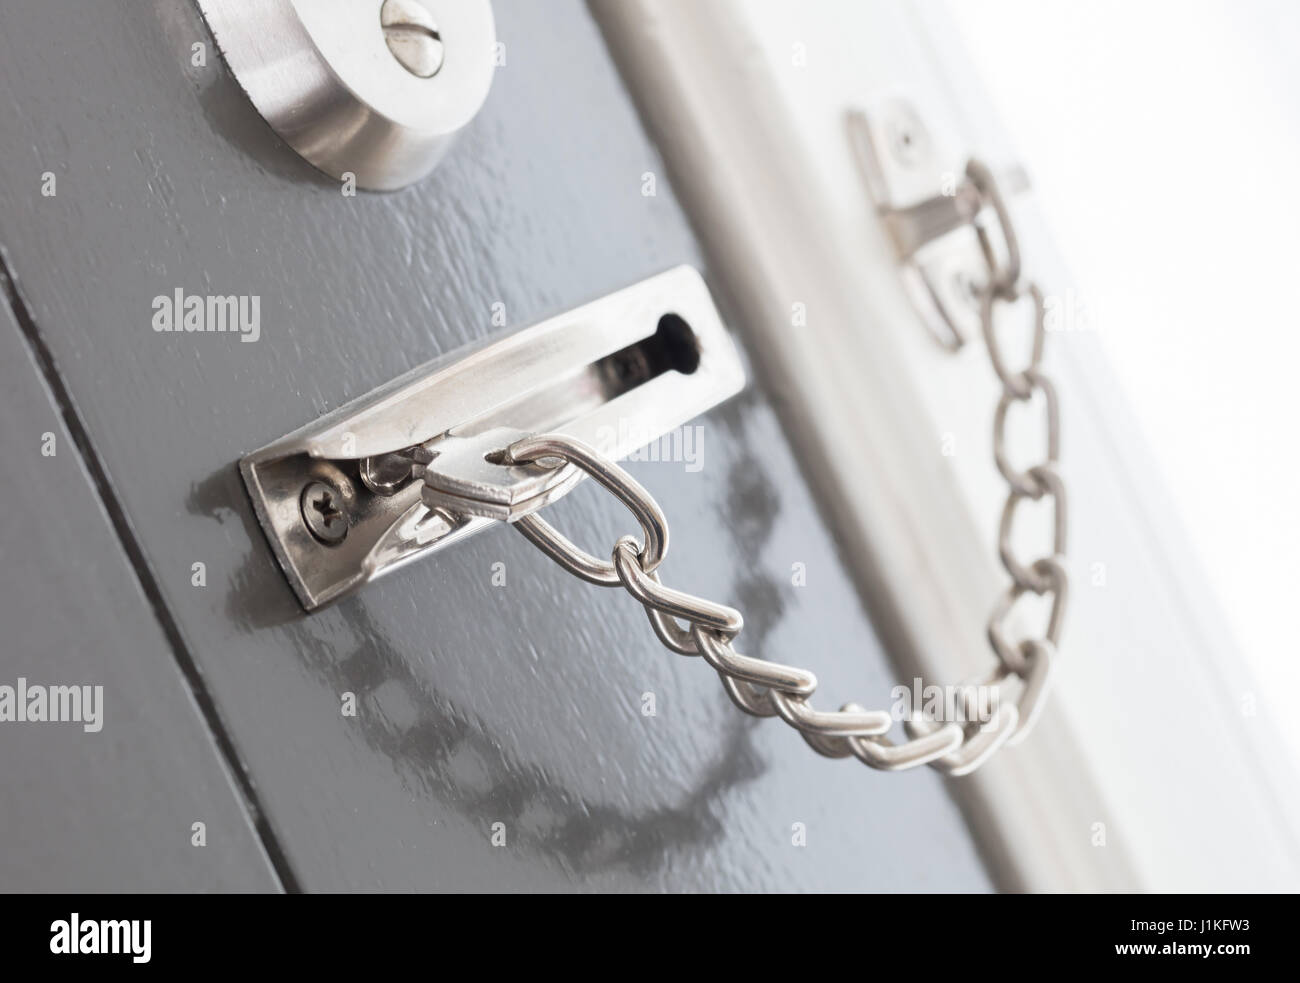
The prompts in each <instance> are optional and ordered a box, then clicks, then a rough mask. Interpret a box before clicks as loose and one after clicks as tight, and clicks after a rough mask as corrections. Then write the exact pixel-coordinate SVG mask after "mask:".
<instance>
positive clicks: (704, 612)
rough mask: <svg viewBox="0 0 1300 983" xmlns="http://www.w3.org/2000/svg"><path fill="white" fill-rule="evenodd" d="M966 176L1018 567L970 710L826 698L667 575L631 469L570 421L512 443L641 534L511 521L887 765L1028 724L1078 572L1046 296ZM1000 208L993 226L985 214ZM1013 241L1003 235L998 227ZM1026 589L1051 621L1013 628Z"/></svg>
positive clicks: (1020, 731) (991, 739) (972, 751)
mask: <svg viewBox="0 0 1300 983" xmlns="http://www.w3.org/2000/svg"><path fill="white" fill-rule="evenodd" d="M966 173H967V177H968V179H969V180H970V182H971V185H972V186H973V187H974V188H975V190H976V191H977V193H978V194H979V197H980V201H981V203H982V205H986V206H988V207H987V208H984V207H981V209H980V210H979V213H978V214H977V216H976V220H975V222H976V224H975V228H976V232H977V235H978V240H979V244H980V247H981V251H982V252H983V255H984V259H985V262H986V264H987V266H988V280H987V283H986V284H985V285H984V286H983V288H982V290H981V295H980V323H981V328H982V333H983V336H984V342H985V346H986V347H987V349H988V354H989V360H990V362H991V363H992V367H993V371H994V373H995V374H996V375H997V377H998V379H999V380H1000V381H1001V383H1002V395H1001V398H1000V399H999V400H998V404H997V409H996V411H995V413H994V426H993V457H994V462H995V463H996V465H997V469H998V471H999V473H1001V475H1002V476H1003V478H1005V479H1006V482H1007V485H1008V486H1009V489H1010V491H1009V494H1008V496H1007V501H1006V505H1005V507H1004V508H1003V511H1002V519H1001V522H1000V524H999V530H998V555H999V557H1000V558H1001V560H1002V565H1003V566H1004V567H1005V568H1006V571H1007V573H1008V574H1010V576H1011V581H1012V582H1011V585H1010V587H1009V588H1008V589H1007V591H1006V592H1005V593H1004V594H1003V596H1002V597H1001V598H1000V599H999V600H998V601H997V603H996V604H995V605H994V608H993V612H992V615H991V616H990V618H989V622H988V640H989V644H990V645H991V647H992V649H993V652H994V654H995V655H996V656H997V659H998V662H997V664H996V666H995V668H994V669H993V670H992V671H991V672H989V673H986V674H985V675H984V676H982V677H977V678H975V679H972V680H967V681H966V682H965V683H963V684H962V685H961V686H960V687H959V688H958V692H959V693H960V694H961V699H962V700H963V701H964V703H963V707H962V711H963V712H962V713H961V715H960V716H961V721H962V722H960V723H959V722H955V721H948V722H941V721H938V720H933V719H929V718H921V719H916V718H913V719H909V720H907V721H906V724H905V729H906V732H907V739H906V740H903V741H899V742H897V743H896V742H894V741H891V740H890V738H889V737H888V736H887V734H888V732H889V731H890V729H891V728H892V726H893V722H894V719H893V715H892V714H891V713H890V712H889V711H885V710H865V709H863V708H862V707H860V706H858V705H857V704H855V703H845V704H844V705H843V706H841V707H840V709H839V710H834V711H830V710H818V709H816V708H815V707H814V706H813V704H812V696H813V692H814V691H815V690H816V688H817V677H816V676H815V675H813V673H811V672H810V671H808V670H807V669H800V668H797V667H795V666H787V665H782V664H780V663H776V662H769V661H766V660H764V659H756V658H753V657H752V656H748V655H744V654H742V653H741V652H739V651H737V649H736V647H735V641H736V638H737V636H738V635H739V634H740V632H741V630H742V628H743V627H744V621H743V619H742V617H741V614H740V612H739V611H737V610H735V609H734V608H730V607H727V606H726V605H723V604H718V603H715V602H713V601H710V600H706V599H705V598H701V597H696V596H694V595H691V594H687V593H684V592H683V591H679V590H675V589H674V588H671V587H668V586H665V585H664V584H663V583H662V581H661V580H660V577H659V572H658V571H659V567H660V564H661V563H662V562H663V560H664V557H665V556H666V555H667V552H668V523H667V519H666V518H665V516H664V513H663V511H662V510H661V509H660V508H659V505H658V503H656V502H655V500H654V499H653V498H652V497H651V496H650V494H649V493H648V492H647V491H646V490H645V489H644V488H643V487H642V486H641V485H640V484H639V483H638V482H637V481H636V480H635V479H633V478H632V476H631V475H630V474H628V473H627V472H626V471H624V470H623V469H622V468H621V467H619V466H618V465H617V464H615V463H614V462H612V461H609V460H607V459H605V458H604V457H602V456H601V455H600V454H599V453H597V452H596V451H595V450H593V449H592V448H590V447H588V446H587V445H585V444H583V443H582V442H580V441H577V440H574V439H572V438H570V437H566V436H563V435H559V434H543V435H538V436H532V437H527V438H525V439H523V440H519V441H516V442H515V443H513V444H511V446H510V447H509V448H508V450H507V451H506V455H505V457H506V461H505V463H513V464H525V463H536V464H542V465H544V466H551V465H554V466H555V467H559V466H561V465H562V464H571V465H573V466H575V467H577V468H579V469H581V470H582V471H585V472H586V473H587V474H588V475H590V476H591V477H592V478H594V479H596V481H597V482H598V483H600V484H601V485H602V486H603V487H604V488H605V489H607V490H608V491H609V492H610V493H611V494H612V495H613V496H614V497H615V498H616V499H618V500H619V501H620V502H622V503H623V504H624V505H625V506H626V507H627V508H628V510H629V511H630V512H631V513H632V515H633V516H634V517H635V518H636V520H637V522H638V524H639V525H640V527H641V533H642V539H641V540H640V541H638V540H637V539H636V538H634V537H632V536H624V537H622V538H621V539H619V540H618V542H617V543H615V544H614V549H613V552H612V555H611V558H610V559H609V560H608V561H606V560H602V559H599V558H598V557H595V556H592V555H591V554H589V553H587V552H586V551H585V550H583V549H582V548H580V547H578V546H576V545H575V544H574V543H573V542H572V541H570V540H569V539H568V538H567V537H565V536H564V535H563V534H562V533H560V532H559V531H558V530H557V529H556V528H555V527H554V526H552V525H551V524H550V523H549V522H547V521H546V520H545V519H543V518H541V517H540V515H538V514H536V513H534V514H530V515H526V516H524V517H522V518H520V519H518V520H517V521H516V522H515V523H514V525H515V526H516V528H518V529H519V531H520V532H522V533H523V534H524V535H525V536H526V537H527V538H528V539H529V540H530V541H531V542H532V543H533V544H534V545H536V546H537V547H538V548H539V549H541V550H542V552H544V553H545V554H547V555H548V556H549V557H551V558H552V559H553V560H555V562H557V563H558V564H560V566H562V567H563V568H564V569H565V570H567V571H569V572H570V573H572V574H573V575H574V576H576V577H579V578H581V579H583V580H586V581H589V582H590V583H593V584H598V585H600V586H605V587H616V586H621V587H622V588H623V589H624V590H626V591H627V592H628V593H629V594H631V595H632V597H634V598H635V599H636V600H637V601H638V602H640V603H641V604H642V605H643V606H644V608H645V610H646V614H647V615H648V616H649V619H650V625H651V627H652V628H653V630H654V632H655V634H656V635H657V636H658V638H659V640H660V641H661V642H662V643H663V644H664V645H665V646H666V647H667V648H668V649H670V650H671V651H673V652H676V653H678V654H680V655H686V656H698V657H700V658H702V659H703V660H704V661H705V662H706V663H708V665H709V666H711V667H712V668H713V669H714V670H715V671H716V672H717V673H718V676H719V677H720V678H721V680H722V685H723V688H724V689H725V690H726V693H727V695H728V696H729V697H730V698H731V700H732V701H733V702H734V703H735V704H736V706H738V707H739V708H740V709H741V710H743V711H744V712H745V713H748V714H752V715H754V716H757V717H780V718H781V719H782V720H784V721H785V722H786V723H787V724H789V725H790V726H791V727H793V728H795V729H796V730H797V731H798V732H799V733H800V734H801V735H802V736H803V738H804V740H805V741H807V742H808V744H809V745H810V746H811V747H812V748H813V749H814V750H816V751H817V752H818V753H820V754H823V755H826V756H827V757H832V758H847V757H855V758H857V759H858V760H859V761H861V762H863V763H864V764H866V765H868V766H870V767H872V768H877V769H880V770H883V771H900V770H903V769H907V768H915V767H917V766H919V765H923V764H929V765H931V766H933V767H935V768H938V769H939V770H941V771H943V772H946V773H948V774H952V775H964V774H968V773H969V772H971V771H974V770H975V769H976V768H978V767H979V766H980V765H981V764H983V763H984V762H985V761H986V760H988V758H989V757H990V756H991V755H993V754H994V753H995V752H996V751H997V750H998V748H1000V747H1001V746H1002V745H1003V744H1006V743H1016V742H1018V741H1020V740H1022V739H1023V738H1024V737H1025V736H1026V735H1027V734H1028V732H1029V730H1030V728H1031V727H1032V726H1033V723H1034V721H1035V719H1036V717H1037V715H1038V711H1039V709H1040V708H1041V706H1042V698H1043V695H1044V694H1045V693H1046V692H1047V689H1048V685H1049V683H1050V680H1051V674H1052V668H1053V663H1054V661H1055V659H1056V647H1057V643H1058V640H1059V638H1060V634H1061V624H1062V621H1063V618H1064V614H1065V606H1066V601H1067V597H1068V577H1067V575H1066V571H1065V567H1064V565H1063V561H1064V554H1065V549H1066V533H1067V528H1068V513H1067V508H1066V494H1065V484H1064V482H1063V481H1062V479H1061V476H1060V473H1059V471H1058V470H1057V463H1058V458H1059V455H1060V421H1059V406H1058V402H1057V396H1056V389H1055V387H1054V386H1053V385H1052V383H1051V381H1050V380H1049V379H1048V378H1047V376H1045V375H1044V374H1043V372H1042V370H1041V364H1042V359H1043V348H1044V342H1045V338H1046V328H1045V313H1044V299H1043V294H1042V291H1041V290H1040V289H1039V288H1038V286H1037V285H1035V284H1033V283H1025V282H1022V280H1021V268H1020V247H1019V242H1018V239H1017V236H1016V233H1015V229H1014V228H1013V226H1012V224H1011V220H1010V216H1009V213H1008V211H1007V208H1006V205H1005V204H1004V202H1003V199H1002V195H1001V193H1000V192H999V190H998V187H997V183H996V182H995V180H994V178H993V176H992V173H991V172H990V171H989V169H988V168H987V167H986V166H985V165H983V164H982V163H980V162H978V161H971V162H970V164H969V165H968V166H967V170H966ZM986 211H987V212H991V213H992V216H993V219H994V220H995V225H994V226H993V227H990V226H989V225H987V224H985V223H984V222H983V221H982V220H981V217H980V216H981V215H982V214H983V213H984V212H986ZM995 231H996V232H997V233H998V237H999V238H1000V239H1001V243H1002V248H1001V252H1000V254H999V250H998V249H997V248H996V247H995V245H994V236H993V233H994V232H995ZM1024 298H1028V299H1029V300H1030V301H1031V302H1032V305H1033V335H1032V342H1031V345H1030V357H1029V362H1028V364H1027V365H1025V366H1024V367H1023V368H1020V369H1018V370H1013V369H1012V368H1011V367H1010V364H1009V362H1008V360H1007V358H1006V357H1005V354H1004V352H1003V348H1002V341H1001V340H1000V338H999V336H998V333H997V328H998V327H999V325H998V323H997V322H998V318H997V316H996V315H997V312H998V310H999V308H1000V307H1005V306H1010V305H1015V304H1017V303H1018V302H1020V301H1021V300H1022V299H1024ZM1038 394H1041V395H1042V399H1041V402H1042V404H1043V406H1044V412H1045V414H1046V433H1047V447H1046V459H1045V460H1044V461H1042V462H1041V463H1039V464H1037V465H1034V466H1032V467H1029V468H1026V469H1024V470H1019V471H1018V470H1016V469H1015V468H1014V467H1012V465H1011V464H1010V463H1009V461H1008V459H1007V455H1006V445H1007V440H1006V425H1007V418H1008V412H1009V410H1010V407H1011V406H1012V404H1015V403H1033V402H1034V401H1035V397H1036V396H1037V395H1038ZM1025 499H1029V500H1032V501H1035V502H1039V501H1044V500H1050V501H1051V504H1052V506H1053V509H1054V522H1053V546H1052V553H1051V555H1048V556H1043V557H1039V558H1038V559H1036V560H1034V561H1033V562H1030V563H1028V564H1026V563H1024V562H1022V561H1021V560H1020V559H1019V558H1018V557H1017V556H1016V555H1015V552H1014V550H1013V549H1012V545H1011V533H1012V529H1013V526H1014V521H1015V516H1016V512H1017V509H1018V507H1019V505H1020V503H1021V502H1022V501H1024V500H1025ZM1025 594H1034V595H1037V596H1039V597H1041V598H1045V599H1047V600H1048V601H1050V613H1049V615H1048V623H1047V626H1046V628H1045V629H1044V631H1043V632H1041V633H1040V634H1039V635H1037V636H1028V637H1025V638H1022V639H1019V640H1012V639H1011V638H1010V637H1009V636H1008V633H1007V632H1008V622H1009V621H1010V620H1011V615H1012V612H1013V610H1014V609H1015V607H1016V605H1017V602H1018V601H1019V600H1020V599H1021V598H1022V597H1023V596H1024V595H1025ZM1013 679H1014V680H1016V681H1018V685H1017V684H1013V686H1016V688H1017V692H1016V693H1015V699H1014V700H1011V701H1004V700H1002V699H997V700H996V702H995V704H994V705H995V709H994V710H993V711H992V712H991V713H984V714H981V713H979V712H978V708H977V707H974V706H973V705H972V703H971V701H972V699H973V697H972V696H971V694H973V693H975V692H977V691H979V690H980V689H981V688H983V689H984V690H985V691H987V690H989V689H992V690H993V691H994V692H996V693H997V694H998V696H1000V695H1001V690H1002V687H1003V686H1004V685H1006V684H1007V683H1008V682H1009V681H1011V680H1013Z"/></svg>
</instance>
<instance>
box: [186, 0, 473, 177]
mask: <svg viewBox="0 0 1300 983" xmlns="http://www.w3.org/2000/svg"><path fill="white" fill-rule="evenodd" d="M197 2H198V5H199V8H200V9H201V10H202V11H203V16H204V17H205V18H206V19H207V22H208V26H209V27H210V28H211V30H212V34H213V37H214V38H215V39H216V42H217V45H218V47H219V48H220V49H221V54H222V56H223V57H224V58H225V60H226V63H227V64H228V65H229V66H230V70H231V72H233V73H234V76H235V78H236V79H237V80H238V82H239V85H240V87H241V88H243V90H244V92H245V93H246V94H247V95H248V98H249V100H250V101H251V102H252V103H253V105H254V106H255V107H257V111H258V112H259V113H261V114H262V116H263V117H264V118H265V119H266V121H267V122H268V123H269V124H270V125H271V128H272V129H273V130H275V132H276V133H277V134H279V135H280V137H282V138H283V139H284V140H285V142H286V143H288V144H289V145H290V146H291V147H293V148H294V150H296V151H298V153H300V154H302V156H303V157H305V158H306V159H307V160H309V161H310V162H311V163H312V164H314V165H315V166H316V167H318V168H320V169H321V170H322V171H324V172H325V173H326V174H329V175H331V176H333V177H335V178H343V177H345V175H347V174H349V173H350V174H353V175H355V177H356V183H357V186H358V187H362V188H372V189H375V190H380V191H392V190H395V189H397V188H401V187H405V186H406V185H408V184H410V183H411V182H413V181H416V180H418V179H420V178H422V177H424V176H425V175H426V174H428V173H429V171H430V170H432V168H433V167H434V166H435V165H436V164H437V163H438V161H439V160H441V159H442V156H443V155H444V154H445V153H446V152H447V150H448V149H449V148H450V146H451V142H452V140H453V138H454V137H455V135H456V133H457V132H458V131H459V130H460V129H461V128H462V127H464V126H465V124H467V123H468V122H469V121H470V120H471V119H473V117H474V114H475V113H477V112H478V110H479V108H480V107H481V106H482V105H483V100H484V99H485V98H486V97H487V93H488V89H489V88H490V86H491V85H492V76H493V72H494V61H495V59H496V58H497V53H496V50H495V48H494V45H495V42H496V31H495V27H494V23H493V18H492V6H491V4H490V3H489V2H488V0H407V2H408V3H410V4H416V5H421V4H422V5H423V9H425V10H426V13H427V16H428V17H429V20H430V21H431V22H432V23H435V24H436V25H437V31H438V38H439V41H438V44H439V47H440V49H441V51H440V55H439V58H438V61H437V64H438V67H437V70H436V71H428V68H429V67H430V66H426V68H425V69H422V70H421V71H420V72H416V71H412V70H410V68H409V67H408V66H407V65H406V64H405V63H404V61H403V60H402V58H403V56H402V55H401V54H400V53H398V52H395V51H394V50H393V43H394V39H393V37H392V31H391V28H388V29H386V26H385V24H384V23H383V20H382V19H381V13H382V11H383V9H384V4H383V3H382V2H381V0H257V2H256V3H250V2H249V0H197ZM425 71H428V74H427V75H426V74H424V72H425Z"/></svg>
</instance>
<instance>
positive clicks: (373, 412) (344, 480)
mask: <svg viewBox="0 0 1300 983" xmlns="http://www.w3.org/2000/svg"><path fill="white" fill-rule="evenodd" d="M744 382H745V376H744V370H743V368H742V366H741V363H740V358H739V355H738V354H737V352H736V349H735V346H734V344H733V343H732V341H731V338H730V337H729V335H728V334H727V331H726V329H725V327H724V326H723V324H722V319H721V317H720V316H719V314H718V311H717V308H716V307H715V305H714V303H713V298H712V297H711V295H710V293H709V289H708V287H707V286H706V285H705V283H704V280H703V278H702V277H701V276H700V275H699V273H698V272H696V271H695V270H694V269H692V268H691V267H689V266H681V267H677V268H676V269H673V270H669V271H668V272H666V273H661V274H659V275H657V276H653V277H651V278H649V279H647V280H643V281H641V282H640V283H637V284H635V285H633V286H630V287H627V288H625V289H623V290H620V291H618V292H617V293H613V294H610V295H609V296H607V297H603V298H601V299H600V300H597V301H594V302H592V303H589V304H585V305H583V306H582V307H578V308H575V309H573V310H571V311H568V312H566V313H563V314H560V315H557V316H556V317H552V318H550V319H548V320H546V321H542V322H541V323H540V324H536V325H533V326H532V327H530V328H526V329H524V330H523V331H520V332H517V333H515V334H512V335H510V336H508V337H503V338H499V339H496V340H492V341H489V342H487V343H484V344H481V345H478V346H473V347H471V348H469V349H466V350H463V351H460V352H455V353H452V354H450V355H448V356H445V357H443V358H441V359H436V360H434V361H433V362H430V363H428V364H427V365H423V366H421V367H419V368H417V369H414V370H413V371H411V372H409V373H407V374H406V375H404V376H402V377H401V378H399V379H396V380H394V381H393V382H391V383H389V384H388V385H386V386H383V387H381V388H380V389H379V390H377V391H375V392H373V393H370V394H369V395H366V396H363V397H361V398H359V399H357V400H354V401H353V402H351V403H348V404H347V405H346V406H343V407H341V408H340V409H338V410H336V411H334V412H332V413H330V414H328V415H327V416H325V417H322V418H321V419H320V420H317V421H316V422H315V423H312V424H309V425H308V426H306V427H303V428H302V429H300V430H297V431H295V432H293V433H291V434H289V435H288V436H286V437H283V438H281V439H280V440H277V441H275V442H274V443H272V444H270V445H268V446H266V447H264V448H262V449H261V450H258V451H255V452H254V453H252V454H249V455H248V456H247V457H245V458H244V459H243V460H242V461H241V462H240V472H241V473H242V475H243V477H244V482H245V484H246V485H247V487H248V491H249V495H250V497H251V499H252V502H253V507H254V510H255V511H256V513H257V517H258V520H259V521H260V522H261V524H262V528H263V529H264V531H265V532H266V535H267V539H268V540H269V542H270V544H271V547H272V549H273V550H274V552H275V555H276V558H277V559H278V560H279V562H280V565H281V566H282V567H283V569H284V572H285V575H286V577H287V578H288V580H289V583H290V584H291V585H292V587H293V589H294V592H295V593H296V594H297V596H298V598H299V600H300V601H301V602H302V605H303V607H304V608H306V609H307V610H309V611H310V610H313V609H315V608H317V607H319V606H321V605H322V604H326V603H328V602H330V601H333V600H335V599H337V598H339V597H341V596H343V595H344V594H346V593H348V592H350V591H352V590H355V589H356V588H357V587H359V586H360V585H362V584H364V583H366V582H367V581H370V580H373V579H374V578H375V577H378V576H380V575H382V574H384V573H387V572H389V571H391V570H394V569H396V568H397V567H398V566H400V565H402V564H404V563H407V562H410V561H411V560H413V559H415V558H417V557H419V556H423V555H425V554H427V553H431V552H433V551H434V550H437V549H440V548H442V547H444V546H447V545H449V544H451V543H453V542H456V541H459V540H460V539H462V538H464V537H466V536H469V535H472V534H473V533H475V532H477V531H479V530H480V529H482V528H483V527H484V526H486V525H489V524H491V523H492V522H493V519H491V518H486V517H469V516H466V515H463V514H459V513H456V512H454V511H452V510H449V509H443V508H430V507H429V506H427V505H425V504H424V502H423V501H422V500H421V484H422V483H421V481H420V480H419V479H418V478H417V477H415V474H416V473H417V472H418V471H419V465H420V464H422V463H428V461H429V460H430V459H431V458H432V456H433V455H434V454H436V453H439V450H438V448H439V441H445V442H446V443H445V444H444V447H445V449H447V450H448V451H451V450H453V449H454V446H455V443H456V442H457V441H464V440H465V438H475V439H474V440H472V441H469V442H468V444H471V445H473V446H485V444H484V437H485V435H486V437H487V438H488V440H487V442H488V443H490V442H491V439H490V438H491V433H490V432H491V431H493V430H497V429H500V430H501V431H502V432H503V433H515V434H528V433H537V432H541V431H553V432H558V433H563V434H567V435H569V436H571V437H575V438H577V439H579V440H582V441H584V442H586V443H588V444H591V445H592V446H593V447H595V448H596V449H597V450H599V451H600V452H601V453H603V454H605V455H607V456H610V457H614V458H620V457H624V456H626V455H627V454H629V453H631V452H632V451H633V450H636V449H637V448H638V447H641V446H643V445H645V444H648V443H650V442H652V441H654V440H657V439H659V438H660V437H662V436H663V435H665V434H667V433H670V432H672V431H673V430H675V429H676V428H678V427H680V426H682V425H684V424H686V423H687V422H689V421H690V420H692V419H693V418H694V417H696V416H699V415H700V414H701V413H704V412H706V411H707V410H709V409H711V408H712V407H713V406H716V405H717V404H718V403H720V402H722V401H723V400H725V399H727V398H728V397H730V396H732V395H734V394H735V393H737V392H739V391H740V389H741V388H742V387H743V386H744ZM538 480H539V484H538V485H537V487H536V489H535V490H533V491H529V494H555V493H556V489H554V488H550V487H547V486H546V481H547V480H549V479H545V478H544V477H539V479H538ZM525 487H526V486H525ZM510 515H511V503H510V502H509V501H503V510H502V513H501V515H499V516H498V518H502V519H507V520H508V519H509V518H510ZM308 517H310V518H311V519H312V522H311V523H309V522H308ZM338 523H344V525H342V526H340V525H337V524H338Z"/></svg>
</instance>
